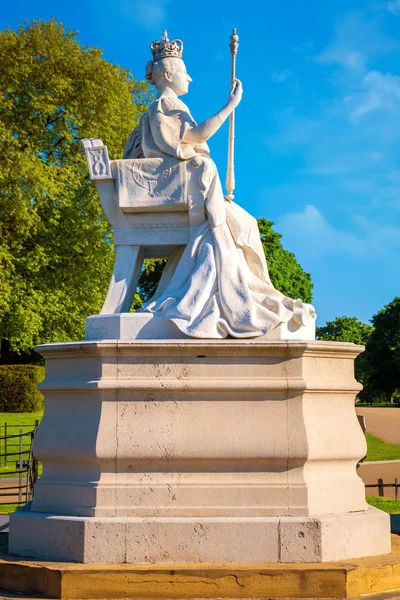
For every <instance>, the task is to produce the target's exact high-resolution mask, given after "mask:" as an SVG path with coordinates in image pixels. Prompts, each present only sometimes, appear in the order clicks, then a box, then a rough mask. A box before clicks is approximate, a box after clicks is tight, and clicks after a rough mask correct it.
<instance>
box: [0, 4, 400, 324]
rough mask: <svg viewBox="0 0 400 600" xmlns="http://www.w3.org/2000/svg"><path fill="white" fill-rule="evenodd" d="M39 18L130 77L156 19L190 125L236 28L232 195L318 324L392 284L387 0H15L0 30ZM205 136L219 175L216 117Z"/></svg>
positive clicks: (394, 66)
mask: <svg viewBox="0 0 400 600" xmlns="http://www.w3.org/2000/svg"><path fill="white" fill-rule="evenodd" d="M50 16H54V17H56V18H58V19H59V20H61V21H63V22H64V23H65V24H66V25H67V27H68V28H70V29H75V30H78V31H79V32H80V33H79V40H80V41H81V43H83V44H87V45H91V46H100V47H102V48H103V49H104V55H105V57H106V58H107V59H109V60H111V61H113V62H116V63H118V64H120V65H122V66H125V67H128V68H129V69H131V71H132V72H133V73H134V74H135V75H136V76H137V77H142V76H143V72H144V65H145V63H146V62H147V60H149V58H150V57H151V56H150V51H149V48H148V46H149V44H150V43H151V42H152V41H153V40H154V39H159V38H160V35H161V33H162V30H163V28H164V27H165V28H167V29H168V32H169V34H170V37H171V38H175V37H178V38H181V39H182V40H183V42H184V45H185V49H184V58H185V62H186V65H187V68H188V71H189V73H190V74H191V76H192V78H193V83H192V84H191V88H190V91H189V94H188V95H187V96H186V97H185V101H186V102H187V104H188V105H189V106H190V108H191V112H192V114H193V116H194V117H195V119H196V120H197V121H202V120H203V119H205V118H207V117H208V116H211V115H212V114H214V113H215V112H217V110H219V108H220V107H221V106H222V105H223V104H224V103H225V101H226V97H227V93H228V90H229V69H230V56H229V48H228V43H229V35H230V33H231V30H232V27H234V26H235V27H237V29H238V34H239V36H240V48H239V54H238V64H237V74H238V77H240V79H242V81H243V87H244V97H243V101H242V103H241V105H240V106H239V108H238V110H237V116H236V121H237V130H236V192H235V193H236V201H237V202H238V203H239V204H241V205H242V206H243V207H245V208H246V209H247V210H248V211H249V212H251V213H252V214H254V216H256V217H262V216H263V217H266V218H268V219H270V220H272V221H274V222H275V228H276V229H277V231H279V232H280V233H282V234H283V240H282V241H283V244H284V246H285V247H286V248H287V249H288V250H291V251H293V252H294V253H295V254H296V256H297V258H298V260H299V261H300V263H301V265H302V266H303V268H305V269H306V270H307V271H309V272H310V273H311V274H312V278H313V282H314V304H315V306H316V309H317V312H318V315H319V319H318V322H319V324H323V322H324V321H325V320H331V319H334V318H335V317H336V316H341V315H343V314H346V315H348V316H357V317H359V318H360V319H363V320H365V321H367V320H369V319H370V318H371V316H372V315H373V314H374V313H375V312H376V311H377V310H379V309H380V308H381V307H382V306H383V305H384V304H386V303H388V302H390V301H391V300H392V299H393V297H394V296H396V295H399V294H400V126H399V124H400V119H399V117H400V37H399V35H398V33H399V28H400V0H393V1H382V2H379V1H376V2H374V1H371V2H368V1H363V2H361V1H353V0H335V1H333V0H329V1H324V2H321V0H318V1H317V0H303V1H302V2H300V1H299V0H286V2H276V0H248V1H247V2H243V0H230V1H229V2H227V1H226V0H202V2H189V1H188V0H80V1H79V2H78V1H76V0H68V2H64V3H62V4H61V3H55V2H54V0H52V1H51V2H50V1H48V0H36V1H35V2H32V1H31V0H30V1H29V2H28V1H27V0H19V1H18V2H15V3H11V2H7V3H4V6H2V10H1V13H0V27H1V28H4V27H6V26H11V27H12V28H15V27H17V26H18V25H19V24H20V23H22V22H23V21H24V20H31V19H35V18H40V19H47V18H49V17H50ZM121 118H123V116H121ZM93 136H96V132H95V131H94V132H93ZM210 146H211V151H212V155H213V157H214V160H215V161H216V163H217V165H218V167H219V170H220V173H221V177H222V180H224V178H225V168H226V151H227V127H226V126H224V127H223V128H222V129H221V130H220V131H219V132H218V133H217V134H216V135H215V137H214V138H213V139H212V140H211V143H210Z"/></svg>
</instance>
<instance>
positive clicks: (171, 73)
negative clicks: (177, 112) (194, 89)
mask: <svg viewBox="0 0 400 600" xmlns="http://www.w3.org/2000/svg"><path fill="white" fill-rule="evenodd" d="M164 77H165V79H166V81H167V83H168V85H169V87H170V88H172V89H173V90H174V92H175V93H176V95H177V96H183V94H187V93H188V90H189V83H190V82H191V81H192V78H191V77H190V76H189V75H188V73H187V71H186V66H185V63H184V62H183V60H181V59H180V58H179V59H176V60H175V62H174V65H173V68H172V69H168V68H167V69H166V70H165V73H164Z"/></svg>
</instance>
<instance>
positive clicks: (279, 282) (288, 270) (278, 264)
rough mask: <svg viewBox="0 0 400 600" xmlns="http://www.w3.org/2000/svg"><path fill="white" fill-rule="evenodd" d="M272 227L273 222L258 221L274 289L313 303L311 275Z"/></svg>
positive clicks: (290, 296)
mask: <svg viewBox="0 0 400 600" xmlns="http://www.w3.org/2000/svg"><path fill="white" fill-rule="evenodd" d="M272 226H273V222H272V221H268V220H267V219H258V228H259V230H260V236H261V242H262V245H263V248H264V252H265V257H266V259H267V265H268V271H269V275H270V277H271V281H272V283H273V285H274V287H276V289H277V290H279V291H280V292H282V294H285V296H289V298H294V299H295V300H297V299H298V298H299V299H300V300H303V302H312V288H313V285H312V283H311V275H310V274H309V273H306V272H305V271H304V270H303V269H302V268H301V266H300V265H299V263H298V262H297V260H296V257H295V255H294V254H293V253H292V252H288V251H287V250H285V248H284V247H283V246H282V243H281V237H282V236H281V234H280V233H277V232H276V231H274V229H273V228H272Z"/></svg>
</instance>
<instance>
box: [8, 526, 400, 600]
mask: <svg viewBox="0 0 400 600" xmlns="http://www.w3.org/2000/svg"><path fill="white" fill-rule="evenodd" d="M6 537H7V536H0V588H1V589H2V588H6V589H7V590H13V591H14V592H23V593H25V594H30V595H29V598H31V597H33V596H34V597H35V598H36V597H41V598H42V597H45V598H54V599H55V598H57V599H63V600H78V599H80V600H83V599H86V600H94V599H97V600H100V599H102V600H105V599H106V598H107V599H108V600H112V599H116V598H119V599H121V598H125V599H126V600H128V599H134V598H135V599H136V600H138V599H139V598H141V599H144V598H153V599H156V598H159V599H160V600H165V599H166V598H170V599H171V600H173V599H176V600H177V599H180V600H182V598H197V599H199V598H209V599H212V598H215V599H217V598H219V599H220V600H221V598H225V599H226V600H228V599H229V600H232V599H233V598H241V599H243V600H249V599H250V598H252V599H253V600H265V599H266V598H272V597H273V598H276V599H281V600H288V599H289V598H302V599H303V600H304V599H305V598H310V599H311V598H313V599H314V600H315V599H316V598H353V600H355V598H360V597H364V596H368V598H370V600H373V599H374V600H375V598H376V600H378V598H379V600H382V599H383V598H386V599H389V597H390V598H391V599H393V600H394V598H398V592H400V538H399V536H395V535H394V536H392V545H393V548H392V552H391V554H388V555H385V556H378V557H370V558H359V559H351V560H347V561H341V562H328V563H324V564H318V563H317V564H315V563H311V564H310V563H308V564H304V563H303V564H302V563H291V564H276V563H275V564H273V563H272V564H268V563H262V564H253V563H249V564H246V563H239V564H238V563H236V564H235V563H230V564H225V563H219V564H184V565H182V564H178V563H172V564H161V565H160V564H148V565H132V564H127V563H121V564H113V565H102V564H99V565H93V564H86V565H85V564H76V563H71V562H70V563H68V562H64V563H61V562H48V561H40V560H36V559H17V558H14V557H12V556H10V555H8V554H7V550H6V549H5V548H4V547H3V541H4V542H6ZM396 591H397V593H396ZM383 593H384V595H383ZM371 594H374V596H371ZM375 594H380V595H379V597H378V596H375ZM5 595H6V596H7V598H9V597H10V598H11V597H14V596H12V594H11V595H10V593H7V594H5ZM16 595H17V594H16ZM19 597H20V596H19V595H18V598H19ZM24 597H25V596H24Z"/></svg>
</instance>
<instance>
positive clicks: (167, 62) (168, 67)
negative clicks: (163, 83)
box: [146, 57, 182, 85]
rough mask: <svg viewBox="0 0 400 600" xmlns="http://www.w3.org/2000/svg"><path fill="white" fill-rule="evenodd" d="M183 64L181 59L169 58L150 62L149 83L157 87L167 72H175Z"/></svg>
mask: <svg viewBox="0 0 400 600" xmlns="http://www.w3.org/2000/svg"><path fill="white" fill-rule="evenodd" d="M181 62H182V59H180V58H174V57H167V58H161V59H160V60H149V62H148V63H147V64H146V79H147V81H148V82H149V83H152V84H154V85H157V81H158V80H160V78H161V77H162V76H163V75H164V73H165V71H169V72H171V71H174V70H175V69H176V68H177V66H178V65H179V64H180V63H181Z"/></svg>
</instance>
